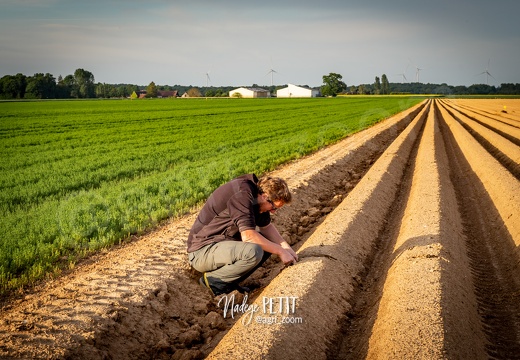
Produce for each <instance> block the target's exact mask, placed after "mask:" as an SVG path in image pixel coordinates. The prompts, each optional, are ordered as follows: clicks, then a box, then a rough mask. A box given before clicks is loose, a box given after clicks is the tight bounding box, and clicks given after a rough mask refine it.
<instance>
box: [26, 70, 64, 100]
mask: <svg viewBox="0 0 520 360" xmlns="http://www.w3.org/2000/svg"><path fill="white" fill-rule="evenodd" d="M25 97H26V98H30V99H53V98H56V79H55V78H54V76H52V75H51V74H49V73H47V74H45V75H43V74H42V73H37V74H34V76H32V77H29V78H28V80H27V88H26V90H25Z"/></svg>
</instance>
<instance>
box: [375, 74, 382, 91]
mask: <svg viewBox="0 0 520 360" xmlns="http://www.w3.org/2000/svg"><path fill="white" fill-rule="evenodd" d="M374 93H375V94H376V95H379V94H380V93H381V81H379V76H376V82H375V83H374Z"/></svg>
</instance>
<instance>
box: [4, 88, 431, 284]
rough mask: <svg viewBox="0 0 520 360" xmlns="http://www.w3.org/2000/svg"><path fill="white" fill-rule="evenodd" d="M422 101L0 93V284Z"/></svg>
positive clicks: (28, 279) (68, 259)
mask: <svg viewBox="0 0 520 360" xmlns="http://www.w3.org/2000/svg"><path fill="white" fill-rule="evenodd" d="M421 100H422V98H417V97H409V98H407V97H372V98H370V97H356V98H354V97H353V98H341V99H340V98H320V99H240V100H238V99H207V100H205V99H158V100H139V101H130V100H110V101H107V100H104V101H103V100H96V101H42V102H1V103H0V169H1V172H0V293H3V294H5V293H7V292H10V291H12V290H13V289H16V288H20V287H23V286H25V285H27V284H30V283H32V282H33V281H35V280H37V279H41V278H43V277H45V276H47V275H53V274H57V273H59V272H60V270H62V269H63V268H64V267H72V266H73V265H74V263H75V262H76V261H77V260H78V259H79V258H81V257H82V256H85V255H87V254H90V253H91V252H93V251H96V250H98V249H101V248H105V247H108V246H110V245H113V244H116V243H119V242H121V241H122V240H124V239H126V238H128V237H129V236H130V235H132V234H139V233H142V232H143V231H145V230H147V229H150V228H152V227H153V226H155V225H157V223H158V222H159V221H161V220H163V219H165V218H168V217H172V216H180V215H182V214H183V213H185V212H186V211H188V210H189V209H190V208H192V207H193V206H195V205H197V204H198V203H200V202H201V201H203V200H204V199H205V198H206V197H207V196H208V195H209V194H210V193H211V192H212V191H213V190H214V189H215V188H216V187H217V186H219V185H220V184H222V183H224V182H225V181H227V180H229V179H231V178H233V177H235V176H237V175H240V174H243V173H247V172H255V173H256V174H258V175H260V174H262V173H264V172H266V171H269V170H273V169H274V168H276V167H277V166H278V165H280V164H282V163H284V162H287V161H289V160H293V159H296V158H298V157H301V156H303V155H306V154H309V153H311V152H313V151H316V150H317V149H319V148H321V147H323V146H325V145H328V144H331V143H334V142H336V141H338V140H339V139H342V138H344V137H345V136H347V135H349V134H352V133H354V132H357V131H359V130H361V129H363V128H365V127H368V126H371V125H373V124H374V123H376V122H378V121H379V120H381V119H383V118H386V117H388V116H390V115H393V114H395V113H398V112H400V111H403V110H405V109H406V108H409V107H410V106H412V105H415V104H417V103H418V102H420V101H421Z"/></svg>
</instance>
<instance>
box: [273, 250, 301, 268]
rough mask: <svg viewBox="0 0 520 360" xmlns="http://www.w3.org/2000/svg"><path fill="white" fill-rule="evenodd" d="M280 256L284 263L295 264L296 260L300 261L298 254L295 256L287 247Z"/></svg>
mask: <svg viewBox="0 0 520 360" xmlns="http://www.w3.org/2000/svg"><path fill="white" fill-rule="evenodd" d="M291 250H292V249H291ZM292 253H294V251H292ZM294 255H296V254H294ZM278 256H279V257H280V260H281V261H282V262H283V263H284V265H293V264H296V261H298V256H293V254H291V252H290V251H289V250H286V249H282V251H280V253H279V254H278Z"/></svg>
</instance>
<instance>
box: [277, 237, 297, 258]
mask: <svg viewBox="0 0 520 360" xmlns="http://www.w3.org/2000/svg"><path fill="white" fill-rule="evenodd" d="M280 246H281V247H282V249H284V250H287V251H288V252H289V253H290V254H291V255H292V256H293V257H294V259H295V260H296V261H298V255H297V254H296V252H295V251H294V250H293V248H292V247H291V245H289V244H288V243H287V241H284V242H282V243H280Z"/></svg>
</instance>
